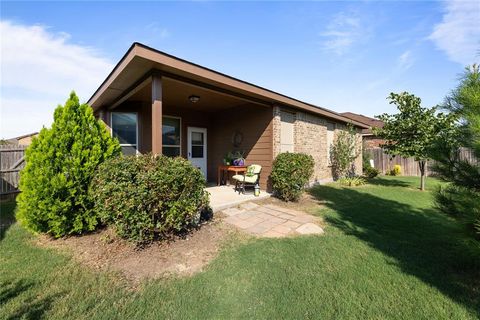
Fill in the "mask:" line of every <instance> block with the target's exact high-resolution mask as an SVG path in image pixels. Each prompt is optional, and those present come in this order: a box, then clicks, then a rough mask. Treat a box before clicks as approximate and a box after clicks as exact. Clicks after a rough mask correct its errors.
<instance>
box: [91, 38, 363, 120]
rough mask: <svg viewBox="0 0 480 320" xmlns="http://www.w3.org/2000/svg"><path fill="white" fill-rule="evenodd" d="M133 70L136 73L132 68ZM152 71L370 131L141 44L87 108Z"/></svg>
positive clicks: (113, 94) (311, 106) (124, 88)
mask: <svg viewBox="0 0 480 320" xmlns="http://www.w3.org/2000/svg"><path fill="white" fill-rule="evenodd" d="M130 66H135V68H136V70H135V72H133V71H132V74H131V76H132V77H135V78H134V79H127V78H128V76H126V74H127V73H126V71H127V70H128V69H129V67H130ZM131 69H133V67H132V68H131ZM152 69H155V70H158V71H159V72H165V73H168V74H177V75H179V76H181V77H185V78H189V79H192V80H196V81H199V82H204V83H206V84H209V85H211V86H212V85H213V86H216V87H218V88H219V89H224V90H229V91H234V92H237V93H238V94H241V95H248V96H251V97H253V98H256V99H259V100H262V101H265V102H266V103H268V104H271V105H280V106H281V105H285V106H289V107H293V108H297V109H301V110H305V111H308V112H311V113H314V114H319V115H322V116H324V117H327V118H330V119H335V120H338V121H341V122H344V123H348V122H350V123H352V124H354V125H355V126H357V127H360V128H368V126H366V125H365V124H363V123H361V122H358V121H355V120H352V119H349V118H347V117H344V116H342V115H341V114H339V113H336V112H334V111H331V110H328V109H325V108H321V107H318V106H315V105H313V104H310V103H306V102H303V101H300V100H297V99H294V98H291V97H288V96H286V95H283V94H280V93H277V92H274V91H272V90H269V89H265V88H262V87H260V86H257V85H254V84H252V83H249V82H246V81H243V80H239V79H236V78H234V77H231V76H229V75H226V74H223V73H220V72H217V71H214V70H212V69H208V68H205V67H202V66H200V65H198V64H195V63H192V62H189V61H186V60H183V59H180V58H177V57H175V56H172V55H170V54H167V53H164V52H161V51H159V50H156V49H153V48H150V47H148V46H146V45H144V44H141V43H138V42H135V43H133V44H132V46H131V47H130V49H129V50H128V51H127V53H126V54H125V55H124V56H123V57H122V59H120V61H119V62H118V63H117V65H116V66H115V67H114V68H113V70H112V71H111V72H110V74H109V75H108V76H107V78H106V79H105V80H104V81H103V83H102V84H101V85H100V87H99V88H98V89H97V90H96V91H95V93H94V94H93V95H92V97H91V98H90V99H89V100H88V104H89V105H91V106H92V108H93V109H94V110H96V109H98V108H100V107H102V106H103V105H105V103H106V102H107V103H108V102H110V103H111V102H112V101H114V100H115V98H118V97H119V96H121V95H122V94H124V93H125V92H124V91H125V90H126V89H127V87H130V86H131V85H132V83H134V82H135V81H138V79H139V78H141V77H142V76H144V75H145V74H147V73H148V72H151V71H152ZM119 79H120V80H119ZM121 81H124V82H125V81H129V83H128V86H127V85H126V84H125V85H123V86H122V85H116V82H117V83H120V82H121ZM107 90H108V91H109V92H110V93H109V95H110V96H115V98H112V99H102V96H104V95H106V92H107Z"/></svg>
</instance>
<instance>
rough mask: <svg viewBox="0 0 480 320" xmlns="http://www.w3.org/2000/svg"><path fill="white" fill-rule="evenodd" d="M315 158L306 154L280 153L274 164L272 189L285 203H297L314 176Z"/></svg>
mask: <svg viewBox="0 0 480 320" xmlns="http://www.w3.org/2000/svg"><path fill="white" fill-rule="evenodd" d="M314 164H315V162H314V160H313V157H312V156H310V155H307V154H304V153H290V152H286V153H280V154H279V155H278V156H277V157H276V158H275V161H274V162H273V168H272V173H271V175H270V177H271V179H272V188H273V191H274V192H275V195H276V196H277V197H278V198H280V199H282V200H285V201H297V200H298V198H299V197H300V195H301V194H302V192H303V190H304V189H305V186H306V185H307V183H308V180H309V179H310V177H311V176H312V174H313V166H314Z"/></svg>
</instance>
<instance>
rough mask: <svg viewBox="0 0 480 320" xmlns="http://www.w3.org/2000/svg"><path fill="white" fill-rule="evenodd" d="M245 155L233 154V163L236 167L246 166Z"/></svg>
mask: <svg viewBox="0 0 480 320" xmlns="http://www.w3.org/2000/svg"><path fill="white" fill-rule="evenodd" d="M243 156H244V154H243V152H242V151H236V152H235V153H234V154H233V162H232V164H233V165H234V166H244V165H245V158H244V157H243Z"/></svg>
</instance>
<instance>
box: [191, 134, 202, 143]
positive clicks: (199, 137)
mask: <svg viewBox="0 0 480 320" xmlns="http://www.w3.org/2000/svg"><path fill="white" fill-rule="evenodd" d="M192 144H194V145H203V132H192Z"/></svg>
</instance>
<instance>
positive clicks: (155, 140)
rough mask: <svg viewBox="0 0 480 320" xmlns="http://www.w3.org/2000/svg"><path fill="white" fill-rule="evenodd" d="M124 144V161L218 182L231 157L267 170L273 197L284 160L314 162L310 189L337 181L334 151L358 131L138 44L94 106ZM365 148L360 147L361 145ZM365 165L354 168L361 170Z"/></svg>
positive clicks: (319, 111)
mask: <svg viewBox="0 0 480 320" xmlns="http://www.w3.org/2000/svg"><path fill="white" fill-rule="evenodd" d="M88 104H89V105H90V106H91V107H92V108H93V109H94V112H95V114H96V116H97V117H98V118H100V119H102V120H103V121H104V122H105V123H106V124H107V125H108V126H109V127H110V129H111V131H112V134H113V135H114V136H116V137H118V138H119V140H120V144H121V146H122V150H123V152H124V153H125V154H135V153H147V152H152V153H154V154H163V155H167V156H182V157H185V158H187V159H189V160H190V161H191V162H192V163H193V164H194V165H195V166H197V167H198V168H200V169H201V170H202V172H203V173H204V174H205V176H206V177H207V180H208V181H217V172H218V170H217V168H218V166H219V165H221V164H222V163H223V159H224V157H225V155H226V154H227V153H228V152H234V151H241V152H242V153H243V154H244V157H245V160H246V164H253V163H255V164H259V165H261V166H262V167H263V169H262V174H261V179H260V187H261V188H262V189H268V186H269V182H268V181H269V176H270V173H271V170H272V162H273V160H274V159H275V157H276V155H278V154H279V153H280V152H287V151H288V152H304V153H307V154H311V155H312V156H313V158H314V159H315V172H314V175H313V177H312V181H311V182H312V183H314V182H322V181H326V180H331V178H332V173H331V168H330V167H329V165H328V163H329V160H328V158H329V150H330V149H329V145H330V144H332V143H333V140H334V136H335V132H337V131H338V130H342V129H344V128H345V126H346V124H347V123H352V124H353V125H354V126H355V127H356V128H357V130H358V132H360V130H361V129H365V128H368V126H366V125H365V124H363V123H360V122H358V121H355V120H351V119H348V118H346V117H344V116H342V115H340V114H338V113H336V112H333V111H331V110H328V109H325V108H321V107H317V106H315V105H312V104H309V103H306V102H302V101H299V100H297V99H294V98H290V97H287V96H285V95H283V94H280V93H277V92H274V91H271V90H268V89H265V88H262V87H259V86H257V85H254V84H251V83H248V82H245V81H242V80H239V79H236V78H233V77H231V76H228V75H226V74H222V73H220V72H217V71H214V70H211V69H208V68H205V67H202V66H200V65H197V64H194V63H192V62H189V61H185V60H183V59H180V58H177V57H174V56H172V55H169V54H167V53H164V52H161V51H158V50H156V49H153V48H150V47H147V46H145V45H143V44H140V43H134V44H133V45H132V46H131V47H130V49H128V51H127V53H126V54H125V55H124V56H123V57H122V58H121V60H120V61H119V62H118V64H117V65H116V66H115V67H114V69H113V71H112V72H111V73H110V74H109V75H108V77H107V78H106V79H105V81H104V82H103V83H102V84H101V85H100V87H99V88H98V89H97V90H96V91H95V93H94V94H93V96H92V97H91V98H90V100H89V101H88ZM359 143H361V142H359ZM361 163H362V160H361V157H360V158H359V159H358V160H357V163H356V168H357V170H359V172H360V171H361V170H362V165H361Z"/></svg>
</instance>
